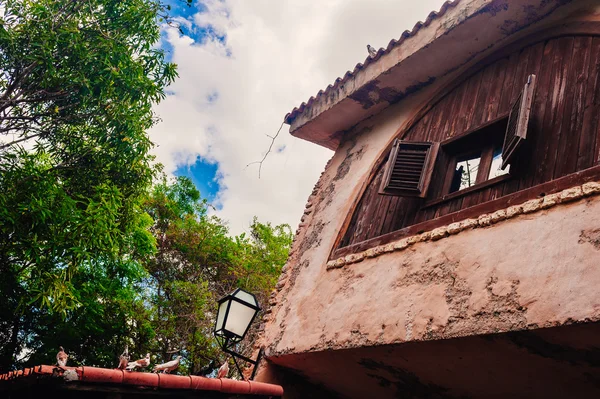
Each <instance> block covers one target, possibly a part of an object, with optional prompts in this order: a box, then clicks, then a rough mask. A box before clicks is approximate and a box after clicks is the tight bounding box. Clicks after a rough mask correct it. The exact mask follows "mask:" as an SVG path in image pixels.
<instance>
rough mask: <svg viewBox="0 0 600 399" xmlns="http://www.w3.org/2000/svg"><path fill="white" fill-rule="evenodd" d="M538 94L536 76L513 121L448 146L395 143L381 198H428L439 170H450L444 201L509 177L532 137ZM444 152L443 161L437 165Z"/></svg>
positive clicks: (512, 115) (517, 103)
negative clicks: (532, 116)
mask: <svg viewBox="0 0 600 399" xmlns="http://www.w3.org/2000/svg"><path fill="white" fill-rule="evenodd" d="M534 89H535V75H530V76H529V77H528V79H527V83H526V84H525V87H524V88H523V90H522V91H521V93H520V94H519V96H518V98H517V99H516V101H515V102H514V103H513V105H512V107H511V111H510V113H509V115H508V116H507V117H504V118H502V119H500V120H497V121H493V122H491V123H489V124H487V125H485V126H483V127H480V128H478V129H476V130H473V131H470V132H467V133H463V134H461V135H459V136H456V137H453V138H451V139H449V140H446V141H445V142H442V143H427V142H409V141H403V140H398V139H397V140H395V141H394V144H393V146H392V149H391V151H390V155H389V156H388V160H387V164H386V166H385V170H384V175H383V179H382V183H381V188H380V191H379V193H380V194H386V195H397V196H408V197H420V198H425V197H426V196H427V190H428V187H429V184H430V182H431V177H432V173H433V170H434V166H435V167H436V168H445V170H447V171H446V172H443V173H442V174H445V178H444V181H443V189H442V196H443V198H445V196H447V195H449V194H453V193H458V192H461V191H463V190H468V191H472V190H474V189H477V187H482V184H483V183H486V182H487V181H491V180H494V179H496V180H494V181H498V180H500V178H502V176H505V175H508V173H509V170H510V169H509V165H510V163H511V162H512V161H513V160H514V159H515V156H516V154H517V153H519V152H520V149H521V147H522V145H523V142H524V140H525V139H526V137H527V127H528V124H529V115H530V112H531V105H532V102H533V94H534ZM438 150H439V152H441V153H442V154H443V156H442V157H440V158H441V160H440V161H439V162H438V163H439V165H436V159H437V155H438ZM490 183H491V182H490ZM440 186H441V184H440ZM438 192H439V190H438ZM465 192H466V191H465ZM453 196H454V195H453Z"/></svg>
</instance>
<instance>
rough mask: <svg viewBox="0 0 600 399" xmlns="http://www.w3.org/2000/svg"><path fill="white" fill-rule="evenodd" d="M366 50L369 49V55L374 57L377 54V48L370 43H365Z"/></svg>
mask: <svg viewBox="0 0 600 399" xmlns="http://www.w3.org/2000/svg"><path fill="white" fill-rule="evenodd" d="M367 50H368V51H369V57H372V58H373V57H375V56H376V55H377V50H375V48H374V47H372V46H371V45H370V44H367Z"/></svg>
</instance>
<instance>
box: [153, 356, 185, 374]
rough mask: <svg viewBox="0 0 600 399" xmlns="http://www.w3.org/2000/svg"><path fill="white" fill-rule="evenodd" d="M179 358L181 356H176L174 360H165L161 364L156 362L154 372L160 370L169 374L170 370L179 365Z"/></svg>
mask: <svg viewBox="0 0 600 399" xmlns="http://www.w3.org/2000/svg"><path fill="white" fill-rule="evenodd" d="M180 360H181V356H177V357H176V358H175V360H171V361H170V362H166V363H163V364H157V365H156V366H154V372H155V373H156V372H159V371H162V372H163V373H167V374H169V373H170V372H171V371H173V370H175V369H176V368H177V367H179V361H180Z"/></svg>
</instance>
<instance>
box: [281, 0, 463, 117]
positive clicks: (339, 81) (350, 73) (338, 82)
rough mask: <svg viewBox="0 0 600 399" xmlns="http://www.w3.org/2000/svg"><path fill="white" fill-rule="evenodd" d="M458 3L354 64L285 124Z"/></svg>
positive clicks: (454, 1) (455, 1)
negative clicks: (361, 61) (363, 60)
mask: <svg viewBox="0 0 600 399" xmlns="http://www.w3.org/2000/svg"><path fill="white" fill-rule="evenodd" d="M459 2H460V0H449V1H446V2H445V3H444V4H442V6H441V8H440V10H439V11H438V12H435V11H432V12H430V13H429V15H428V16H427V18H426V19H425V22H421V21H419V22H417V23H416V24H415V26H414V27H413V28H412V30H410V31H408V30H406V31H404V32H403V33H402V34H401V35H400V38H399V39H398V40H396V39H392V40H391V41H390V42H389V43H388V45H387V47H386V48H380V49H379V50H378V51H377V54H375V55H374V56H370V55H369V56H368V57H367V59H366V60H365V62H364V63H360V62H359V63H358V64H356V66H355V67H354V70H352V71H347V72H346V74H345V75H344V76H343V77H341V78H337V79H336V80H335V82H334V83H333V84H332V85H331V84H330V85H328V86H327V87H326V88H325V90H319V92H318V93H317V95H316V96H312V97H310V98H309V99H308V101H306V102H303V103H302V104H300V106H298V107H295V108H294V109H293V110H292V111H291V112H289V113H288V114H287V115H286V116H285V122H286V123H287V124H291V122H292V121H293V120H294V119H295V118H296V117H297V116H298V115H299V114H301V113H302V112H304V110H305V109H306V108H309V107H311V106H312V105H313V103H314V102H315V101H316V100H317V99H319V98H320V97H322V96H324V95H325V96H326V95H328V94H329V92H331V90H332V89H336V88H338V87H339V86H340V85H342V84H344V83H345V82H346V81H347V80H348V79H349V78H351V77H353V76H355V75H356V74H357V73H358V72H359V71H360V70H361V69H363V68H365V67H367V66H368V65H370V64H371V63H373V62H375V61H377V60H378V59H380V58H381V56H383V55H384V54H387V53H389V52H390V51H391V50H392V49H394V48H396V47H398V46H400V45H402V43H403V42H404V40H406V39H407V38H409V37H412V36H414V35H415V34H416V33H417V32H418V31H419V30H421V28H423V27H426V26H428V25H429V24H430V23H431V21H433V20H434V19H436V18H438V17H441V16H443V15H444V14H445V13H446V11H447V10H448V9H449V8H452V7H455V6H456V5H457V4H458V3H459Z"/></svg>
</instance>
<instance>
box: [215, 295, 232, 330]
mask: <svg viewBox="0 0 600 399" xmlns="http://www.w3.org/2000/svg"><path fill="white" fill-rule="evenodd" d="M230 301H231V300H229V301H225V302H223V303H222V304H220V305H219V313H217V325H216V329H215V330H217V331H218V330H220V329H221V328H223V320H224V319H225V313H226V312H227V304H229V302H230Z"/></svg>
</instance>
